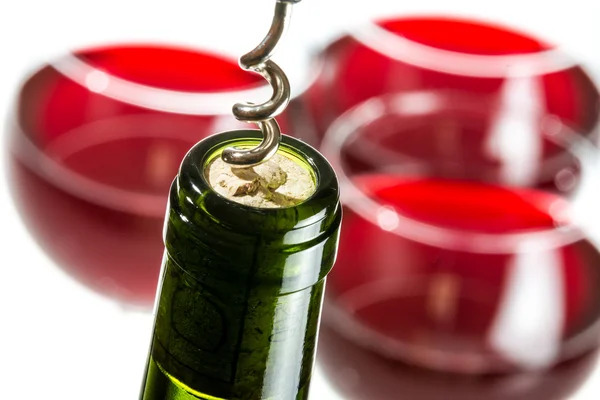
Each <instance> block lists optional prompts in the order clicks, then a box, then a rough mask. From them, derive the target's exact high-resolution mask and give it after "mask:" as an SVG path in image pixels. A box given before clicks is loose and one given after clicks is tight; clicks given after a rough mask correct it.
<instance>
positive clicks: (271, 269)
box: [140, 130, 341, 400]
mask: <svg viewBox="0 0 600 400" xmlns="http://www.w3.org/2000/svg"><path fill="white" fill-rule="evenodd" d="M260 138H261V136H260V134H259V132H258V131H251V130H248V131H246V130H243V131H230V132H225V133H221V134H217V135H214V136H211V137H209V138H207V139H204V140H203V141H201V142H200V143H198V144H197V145H196V146H195V147H194V148H193V149H192V150H190V152H189V153H188V154H187V156H186V157H185V159H184V161H183V163H182V165H181V168H180V171H179V175H178V177H177V178H176V179H175V181H174V183H173V185H172V188H171V192H170V197H169V208H168V212H167V220H166V223H165V232H164V235H165V245H166V252H165V257H164V265H163V270H162V277H161V283H160V285H159V286H160V287H159V294H158V297H157V308H156V320H155V327H154V333H153V339H152V345H151V350H150V355H149V360H148V365H147V371H146V375H145V381H144V384H143V387H142V393H141V396H140V399H141V400H167V399H169V400H188V399H210V400H214V399H227V400H256V399H270V400H275V399H277V400H293V399H306V398H307V397H308V389H309V384H310V377H311V373H312V368H313V360H314V353H315V345H316V340H317V331H318V325H319V315H320V311H321V304H322V298H323V291H324V287H325V278H326V275H327V274H328V273H329V271H330V270H331V268H332V266H333V263H334V260H335V257H336V251H337V243H338V234H339V228H340V222H341V207H340V205H339V189H338V183H337V179H336V177H335V174H334V171H333V169H332V168H331V166H330V165H329V163H328V162H327V161H326V160H325V159H324V157H323V156H321V154H319V153H318V152H317V151H316V150H314V149H313V148H311V147H310V146H308V145H306V144H304V143H303V142H301V141H299V140H296V139H293V138H290V137H287V136H284V137H283V139H282V142H281V145H280V147H279V150H278V153H279V154H281V155H284V156H286V157H288V158H289V159H292V160H293V161H295V162H296V163H298V164H300V165H301V166H302V167H303V168H305V169H306V170H308V171H309V172H310V173H311V175H312V177H313V179H314V182H315V186H316V190H315V192H314V193H313V194H312V195H311V196H310V197H309V198H308V199H306V200H305V201H303V202H301V203H300V204H298V205H296V206H292V207H285V208H256V207H250V206H245V205H242V204H239V203H236V202H233V201H230V200H228V199H226V198H225V197H222V196H220V195H219V194H217V193H216V192H215V191H214V190H212V189H211V187H210V185H209V184H208V182H207V179H206V177H205V176H204V170H205V167H206V166H207V165H208V163H210V161H211V160H212V159H214V158H215V157H218V156H219V155H220V153H221V151H222V150H223V149H224V148H226V147H230V146H236V147H244V146H247V147H253V146H256V144H258V143H259V142H260Z"/></svg>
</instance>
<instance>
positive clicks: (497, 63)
mask: <svg viewBox="0 0 600 400" xmlns="http://www.w3.org/2000/svg"><path fill="white" fill-rule="evenodd" d="M397 18H400V17H397ZM392 20H394V19H393V18H386V19H385V20H374V21H368V22H365V23H362V24H360V25H358V26H355V27H352V28H349V29H348V30H347V32H346V33H347V34H348V35H349V36H351V37H352V38H354V39H355V40H357V41H358V42H359V43H361V44H362V45H364V46H366V47H368V48H370V49H371V50H374V51H376V52H378V53H380V54H382V55H384V56H386V57H389V58H391V59H393V60H396V61H400V62H403V63H407V64H411V65H414V66H416V67H420V68H425V69H429V70H433V71H439V72H443V73H448V74H452V75H462V76H469V77H478V78H504V77H507V76H513V77H518V76H532V75H545V74H549V73H553V72H559V71H563V70H566V69H569V68H573V67H580V64H579V62H578V61H577V60H576V59H575V58H574V57H571V56H570V55H569V54H568V52H567V51H566V50H565V49H563V48H562V47H558V46H557V47H553V48H551V49H548V50H543V51H538V52H531V53H524V54H512V55H480V54H469V53H462V52H457V51H451V50H445V49H439V48H436V47H433V46H429V45H426V44H422V43H419V42H416V41H414V40H411V39H408V38H406V37H403V36H401V35H398V34H395V33H393V32H391V31H389V30H387V29H385V28H383V27H382V26H381V25H380V23H381V22H383V21H392ZM476 21H481V22H485V21H483V20H476ZM503 27H504V28H506V29H510V27H506V26H503Z"/></svg>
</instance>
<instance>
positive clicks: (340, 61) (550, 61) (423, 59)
mask: <svg viewBox="0 0 600 400" xmlns="http://www.w3.org/2000/svg"><path fill="white" fill-rule="evenodd" d="M319 65H320V66H321V68H320V73H319V75H318V78H317V79H316V81H315V83H314V84H313V85H312V87H311V88H310V90H309V91H308V92H307V93H305V95H304V96H303V99H304V100H305V102H306V105H307V107H308V108H309V109H310V110H311V114H312V120H313V121H314V124H315V126H316V131H317V137H315V138H314V139H313V142H314V143H315V144H318V143H319V141H320V139H322V136H323V135H324V133H325V132H326V130H327V129H328V127H329V125H330V124H331V123H332V122H333V121H334V120H335V119H336V118H337V117H338V116H339V115H341V114H342V113H343V112H344V111H346V110H348V109H350V108H351V107H353V106H355V105H357V104H360V103H361V102H363V101H365V100H367V99H369V98H371V97H374V96H380V95H385V94H389V93H403V92H407V91H409V92H410V91H430V90H431V91H447V92H449V93H453V94H455V95H457V96H465V95H469V96H472V97H476V98H477V99H478V101H479V103H480V104H484V105H486V107H487V108H488V111H489V117H490V118H493V114H494V112H495V110H496V109H497V108H498V107H499V106H501V105H502V103H505V102H506V101H507V99H506V97H505V96H504V95H503V92H504V88H505V84H506V83H507V82H508V81H509V80H510V79H511V78H514V76H515V75H514V74H517V75H518V74H523V75H527V76H530V77H532V78H533V79H535V81H536V84H537V85H538V86H539V90H538V91H539V95H538V96H537V97H539V98H538V99H536V98H534V99H533V100H534V101H535V102H538V103H539V107H541V108H542V109H543V110H544V111H545V112H547V113H549V114H555V115H557V116H558V117H559V118H560V119H561V120H562V121H564V122H565V123H568V124H570V125H572V126H573V127H574V128H575V129H576V130H578V131H579V132H581V133H582V134H584V135H591V134H593V130H594V128H595V126H596V124H597V120H598V107H599V98H600V96H599V93H598V90H597V89H596V87H595V85H594V83H593V81H592V80H591V78H590V77H589V76H588V75H587V74H586V72H585V71H584V70H583V68H582V67H581V66H579V65H577V64H576V63H575V62H574V61H573V60H570V59H569V58H568V57H567V56H566V55H564V54H562V53H561V51H560V50H559V49H557V48H556V47H555V46H553V45H552V44H550V43H546V42H544V41H543V40H541V39H538V38H536V37H532V36H531V35H529V34H526V33H523V32H519V31H517V30H514V29H512V28H510V27H505V26H502V25H496V24H492V23H489V22H484V21H478V20H470V19H460V18H455V17H439V16H435V17H433V16H432V17H427V16H422V17H398V18H388V19H385V20H380V21H377V22H373V23H370V24H366V25H365V26H360V27H356V28H355V29H354V30H353V31H351V32H350V34H349V35H347V36H345V37H342V38H341V39H339V40H337V41H335V42H333V43H331V44H330V45H329V46H327V47H326V48H325V49H324V50H323V51H322V52H321V53H320V55H319ZM519 97H521V98H522V100H528V99H527V97H531V98H533V97H534V96H531V95H525V96H519ZM523 97H525V98H524V99H523ZM529 100H530V99H529Z"/></svg>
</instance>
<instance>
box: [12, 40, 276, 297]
mask: <svg viewBox="0 0 600 400" xmlns="http://www.w3.org/2000/svg"><path fill="white" fill-rule="evenodd" d="M200 70H201V71H203V73H202V74H199V73H198V71H200ZM265 90H266V93H265ZM265 94H266V95H268V89H267V88H266V87H265V85H264V83H263V81H262V79H261V78H260V77H259V76H257V75H252V74H248V73H246V72H244V71H242V70H241V69H240V68H239V67H238V66H237V63H236V61H235V59H232V58H230V57H226V56H223V55H221V54H218V53H214V52H208V51H200V50H194V49H188V48H178V47H173V46H158V45H124V44H122V45H115V46H105V47H96V48H88V49H84V50H79V51H76V52H74V53H72V54H67V55H65V56H63V57H59V58H57V59H55V60H54V61H52V62H50V63H48V64H47V65H45V66H43V67H41V68H40V69H39V70H37V71H36V72H35V73H33V74H32V75H31V76H29V77H28V78H27V79H26V80H25V82H24V83H23V85H22V88H21V90H20V92H19V94H18V97H17V100H16V107H15V112H14V118H12V119H11V121H9V124H8V125H9V149H10V167H11V168H10V173H11V182H12V186H11V187H12V190H13V194H14V198H15V201H16V204H17V206H18V208H19V210H20V211H21V215H22V217H23V219H24V221H25V222H26V224H27V226H28V227H29V229H30V231H31V232H32V234H33V236H34V238H35V239H36V240H37V242H38V243H39V244H40V245H41V246H42V247H43V248H44V249H45V251H46V252H48V254H49V255H50V256H51V257H52V258H53V259H54V260H55V261H56V262H57V263H58V264H59V265H60V266H61V267H63V268H64V269H65V270H67V271H68V272H69V273H70V274H72V275H73V276H74V277H76V278H77V279H78V280H80V281H81V282H83V283H85V284H86V285H88V286H89V287H91V288H94V289H95V290H97V291H99V292H101V293H104V294H106V295H108V296H110V297H113V298H115V299H118V300H119V301H121V302H124V303H128V304H132V305H138V306H142V307H148V306H149V305H151V304H152V301H153V299H154V292H155V288H156V284H157V280H158V271H159V267H160V260H161V257H162V253H163V244H162V238H161V232H162V225H163V220H164V213H165V209H166V202H167V200H166V199H167V196H166V194H167V192H168V188H169V186H170V184H171V182H172V180H173V178H174V176H175V174H176V173H177V169H178V166H179V163H180V161H181V159H182V158H183V156H184V155H185V153H186V152H187V150H188V149H189V148H190V147H191V146H193V144H195V143H196V142H197V141H198V140H200V139H202V138H204V137H206V136H208V135H210V134H213V133H215V132H219V131H222V130H226V129H232V128H240V127H243V126H242V123H240V122H238V121H236V120H235V119H234V118H233V117H232V116H231V115H230V110H231V105H232V104H233V103H235V102H236V101H240V100H241V99H254V98H260V96H264V95H265ZM244 125H245V124H244ZM284 126H285V124H284Z"/></svg>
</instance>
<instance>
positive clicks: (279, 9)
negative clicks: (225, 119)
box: [222, 0, 299, 167]
mask: <svg viewBox="0 0 600 400" xmlns="http://www.w3.org/2000/svg"><path fill="white" fill-rule="evenodd" d="M298 2H299V0H278V1H277V3H276V6H275V15H274V17H273V22H272V24H271V28H270V29H269V32H268V33H267V35H266V36H265V38H264V39H263V40H262V42H261V43H260V44H259V45H258V46H257V47H256V48H255V49H254V50H252V51H250V52H249V53H247V54H245V55H243V56H242V57H241V58H240V66H241V67H242V68H243V69H245V70H248V71H253V72H256V73H258V74H260V75H262V76H263V77H264V78H265V79H266V80H267V82H269V84H270V85H271V87H272V88H273V95H272V96H271V98H270V99H269V100H267V101H266V102H264V103H262V104H252V103H237V104H235V105H234V106H233V110H232V111H233V115H234V116H235V117H236V118H237V119H238V120H240V121H245V122H253V123H256V124H257V125H258V127H259V129H260V130H261V132H262V133H263V140H262V142H261V143H260V144H259V145H258V146H257V147H255V148H253V149H237V148H233V147H230V148H227V149H225V150H224V151H223V153H222V158H223V161H225V162H226V163H228V164H231V165H236V166H240V167H251V166H254V165H258V164H260V163H263V162H265V161H267V160H268V159H269V158H270V157H272V156H273V155H274V154H275V153H276V152H277V149H278V148H279V143H280V141H281V129H280V128H279V124H278V123H277V121H276V120H275V119H274V118H275V117H276V116H278V115H279V114H281V113H282V112H283V110H285V108H286V107H287V105H288V103H289V101H290V96H291V89H290V82H289V80H288V78H287V76H286V75H285V73H284V72H283V70H282V69H281V68H280V67H279V66H278V65H277V64H276V63H275V62H273V61H272V60H271V57H272V55H273V53H274V52H275V50H276V47H277V45H278V44H279V42H280V40H281V38H282V37H283V35H284V33H285V31H286V30H287V27H288V26H289V24H290V20H291V16H292V5H293V4H294V3H298Z"/></svg>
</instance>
